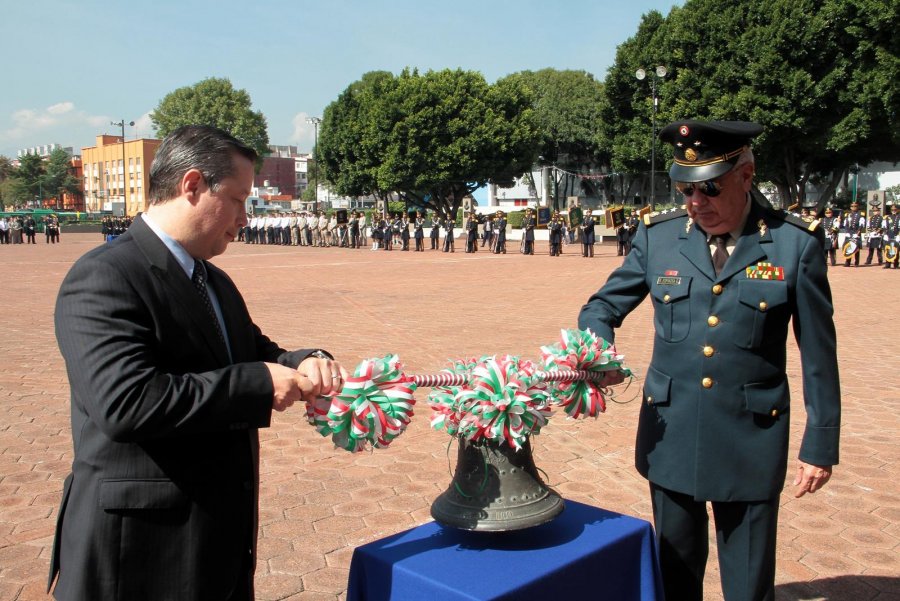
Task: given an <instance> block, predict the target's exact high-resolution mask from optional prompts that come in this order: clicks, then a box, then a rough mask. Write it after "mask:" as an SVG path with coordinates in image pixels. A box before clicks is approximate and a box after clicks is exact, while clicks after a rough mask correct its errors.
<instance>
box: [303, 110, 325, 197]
mask: <svg viewBox="0 0 900 601" xmlns="http://www.w3.org/2000/svg"><path fill="white" fill-rule="evenodd" d="M306 122H307V123H312V124H313V127H314V128H315V137H316V145H315V148H314V149H313V161H314V162H313V178H314V179H315V183H314V185H315V187H316V189H315V192H316V197H315V200H314V201H313V212H314V213H316V214H317V215H318V213H319V158H318V157H317V156H316V154H315V153H316V151H318V150H319V123H321V122H322V119H321V117H307V118H306Z"/></svg>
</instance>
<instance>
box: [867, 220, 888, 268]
mask: <svg viewBox="0 0 900 601" xmlns="http://www.w3.org/2000/svg"><path fill="white" fill-rule="evenodd" d="M866 223H867V225H866V234H867V235H868V239H867V241H866V246H868V247H869V255H868V256H867V257H866V265H871V264H872V255H873V254H874V253H876V252H877V254H878V264H879V265H882V264H883V263H884V257H883V256H882V252H881V249H882V247H883V246H884V217H882V216H881V207H878V206H874V207H872V212H871V213H870V214H869V218H868V219H866Z"/></svg>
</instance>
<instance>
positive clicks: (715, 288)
mask: <svg viewBox="0 0 900 601" xmlns="http://www.w3.org/2000/svg"><path fill="white" fill-rule="evenodd" d="M712 293H713V294H715V295H716V296H719V295H720V294H722V284H716V285H715V286H713V287H712Z"/></svg>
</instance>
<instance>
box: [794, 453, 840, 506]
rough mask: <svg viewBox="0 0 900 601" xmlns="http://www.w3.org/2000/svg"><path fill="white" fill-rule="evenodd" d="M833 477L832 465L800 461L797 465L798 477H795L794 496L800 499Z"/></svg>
mask: <svg viewBox="0 0 900 601" xmlns="http://www.w3.org/2000/svg"><path fill="white" fill-rule="evenodd" d="M829 478H831V466H830V465H811V464H809V463H804V462H803V461H801V462H800V465H799V466H798V467H797V477H796V478H794V486H795V487H796V488H795V489H794V496H795V497H797V498H798V499H799V498H800V497H802V496H803V495H805V494H806V493H814V492H816V491H817V490H819V489H820V488H822V487H823V486H825V483H826V482H828V480H829Z"/></svg>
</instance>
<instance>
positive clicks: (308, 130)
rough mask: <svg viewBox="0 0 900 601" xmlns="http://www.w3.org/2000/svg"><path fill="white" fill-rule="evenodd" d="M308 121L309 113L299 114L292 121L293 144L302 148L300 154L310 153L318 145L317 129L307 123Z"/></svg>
mask: <svg viewBox="0 0 900 601" xmlns="http://www.w3.org/2000/svg"><path fill="white" fill-rule="evenodd" d="M307 119H309V114H308V113H297V114H296V115H294V118H293V119H292V120H291V123H293V125H294V133H293V134H291V142H292V143H294V144H296V145H297V146H299V147H300V152H310V151H311V150H312V148H313V146H315V145H316V128H315V126H314V125H313V124H312V123H307V121H306V120H307ZM320 125H321V124H320Z"/></svg>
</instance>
